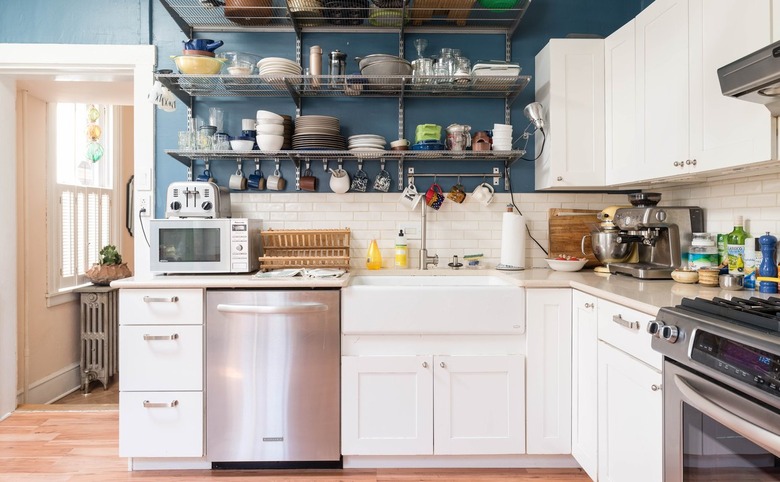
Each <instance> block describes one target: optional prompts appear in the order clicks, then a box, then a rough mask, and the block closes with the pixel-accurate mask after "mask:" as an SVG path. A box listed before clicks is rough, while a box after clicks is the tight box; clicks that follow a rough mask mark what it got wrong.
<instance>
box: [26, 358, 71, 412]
mask: <svg viewBox="0 0 780 482" xmlns="http://www.w3.org/2000/svg"><path fill="white" fill-rule="evenodd" d="M79 387H81V365H80V364H79V363H73V364H71V365H69V366H66V367H65V368H62V369H60V370H57V371H56V372H54V373H52V374H50V375H48V376H46V377H44V378H41V379H40V380H36V381H34V382H32V383H31V384H30V386H29V387H28V388H27V397H26V400H25V401H24V403H27V404H47V403H52V402H55V401H57V400H59V399H60V398H62V397H64V396H65V395H67V394H69V393H73V392H74V391H76V390H78V389H79ZM19 398H20V397H18V396H17V400H18V399H19Z"/></svg>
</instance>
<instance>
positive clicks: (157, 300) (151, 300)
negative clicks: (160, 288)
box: [144, 296, 179, 303]
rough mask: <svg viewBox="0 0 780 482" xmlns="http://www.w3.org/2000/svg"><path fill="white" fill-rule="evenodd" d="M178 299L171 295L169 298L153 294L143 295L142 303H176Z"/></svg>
mask: <svg viewBox="0 0 780 482" xmlns="http://www.w3.org/2000/svg"><path fill="white" fill-rule="evenodd" d="M178 301H179V297H178V296H171V297H170V298H155V297H154V296H144V303H177V302H178Z"/></svg>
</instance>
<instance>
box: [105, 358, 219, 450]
mask: <svg viewBox="0 0 780 482" xmlns="http://www.w3.org/2000/svg"><path fill="white" fill-rule="evenodd" d="M122 376H124V371H123V373H122ZM119 407H120V410H119V456H120V457H202V456H203V446H204V445H203V392H122V393H120V394H119Z"/></svg>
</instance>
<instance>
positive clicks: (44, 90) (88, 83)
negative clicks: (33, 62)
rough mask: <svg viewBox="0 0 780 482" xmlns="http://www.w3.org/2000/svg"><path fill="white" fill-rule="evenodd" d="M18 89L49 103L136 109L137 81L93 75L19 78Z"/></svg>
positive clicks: (27, 76) (26, 76) (23, 76)
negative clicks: (134, 97) (122, 106)
mask: <svg viewBox="0 0 780 482" xmlns="http://www.w3.org/2000/svg"><path fill="white" fill-rule="evenodd" d="M16 86H17V89H19V90H26V91H28V92H29V93H30V94H32V95H33V96H35V97H37V98H39V99H41V100H44V101H47V102H74V103H99V104H109V105H130V106H132V105H133V81H132V77H131V79H130V80H127V79H126V78H122V77H117V76H112V75H102V74H91V75H90V76H84V75H77V76H73V75H67V74H65V75H62V74H58V75H56V76H53V75H40V74H39V75H22V76H17V81H16Z"/></svg>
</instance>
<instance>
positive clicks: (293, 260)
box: [259, 229, 350, 271]
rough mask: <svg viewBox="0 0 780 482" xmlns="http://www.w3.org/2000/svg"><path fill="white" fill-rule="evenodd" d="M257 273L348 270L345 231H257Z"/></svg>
mask: <svg viewBox="0 0 780 482" xmlns="http://www.w3.org/2000/svg"><path fill="white" fill-rule="evenodd" d="M260 236H261V238H262V242H263V256H261V257H260V258H259V259H260V269H261V270H263V271H268V270H272V269H283V268H343V269H345V270H349V240H350V231H349V229H293V230H274V229H269V230H268V231H261V233H260Z"/></svg>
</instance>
